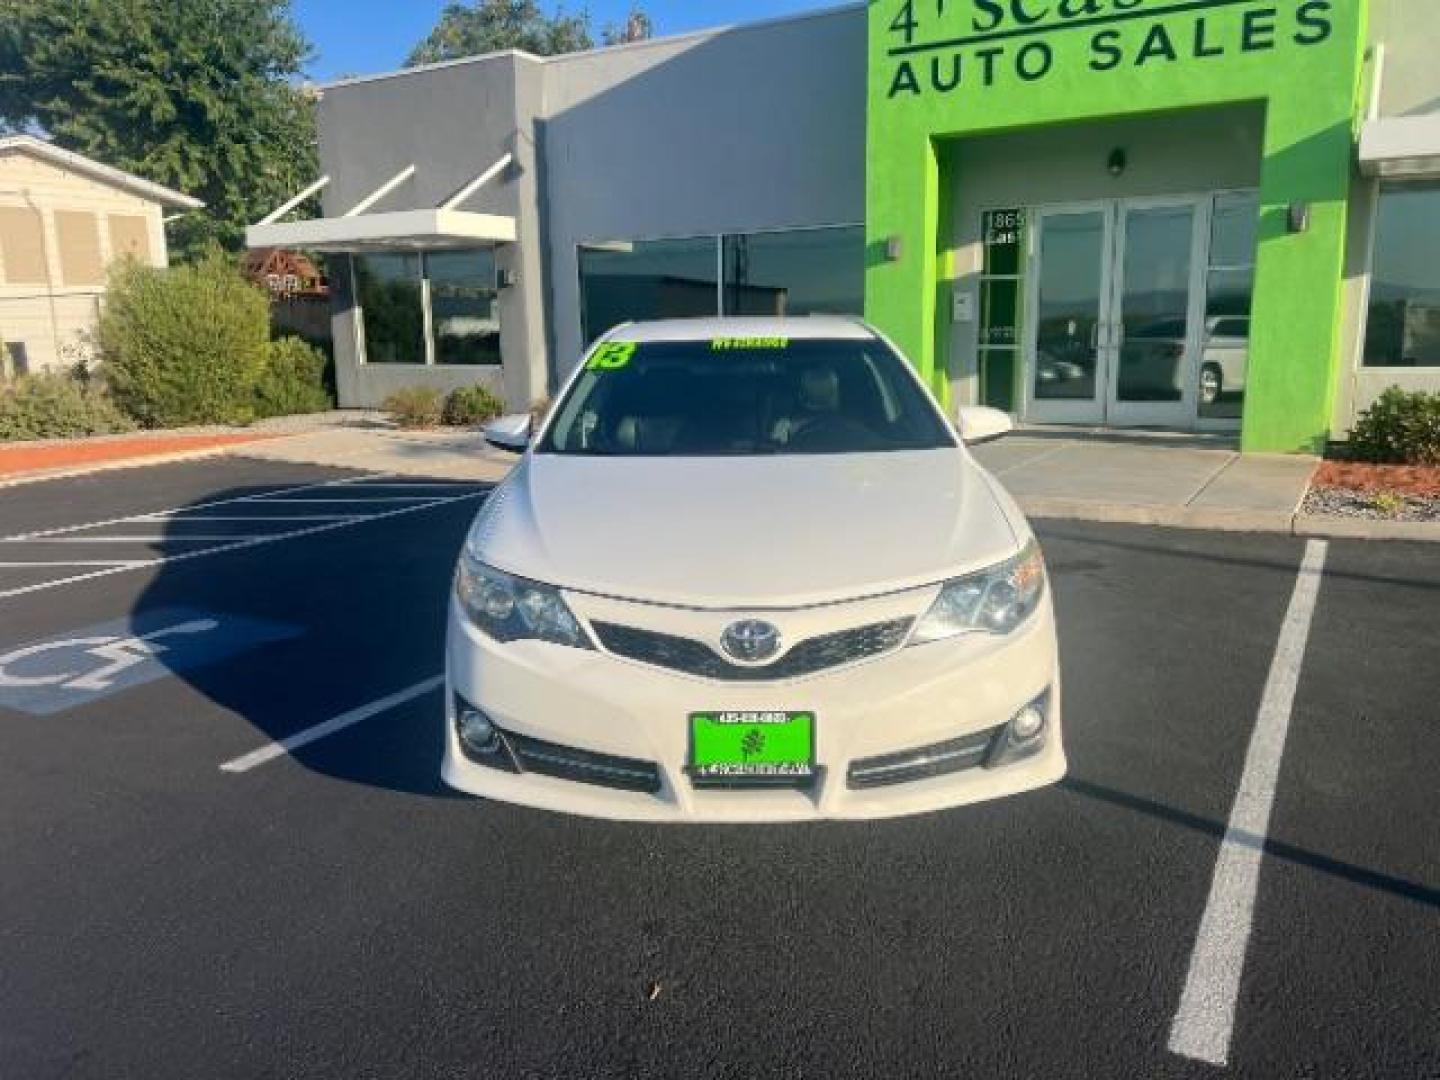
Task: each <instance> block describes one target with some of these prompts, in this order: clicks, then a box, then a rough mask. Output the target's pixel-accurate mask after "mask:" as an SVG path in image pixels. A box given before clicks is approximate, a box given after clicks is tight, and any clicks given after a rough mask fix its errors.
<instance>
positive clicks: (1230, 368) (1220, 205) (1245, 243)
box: [1196, 191, 1260, 420]
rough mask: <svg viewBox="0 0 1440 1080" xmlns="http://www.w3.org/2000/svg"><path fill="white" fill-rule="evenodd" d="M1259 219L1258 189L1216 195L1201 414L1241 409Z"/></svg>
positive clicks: (1229, 414) (1211, 416)
mask: <svg viewBox="0 0 1440 1080" xmlns="http://www.w3.org/2000/svg"><path fill="white" fill-rule="evenodd" d="M1259 221H1260V196H1259V195H1258V194H1257V193H1256V192H1253V191H1247V192H1234V193H1227V194H1224V195H1217V196H1216V197H1215V211H1214V215H1213V217H1212V218H1211V224H1210V266H1209V270H1208V272H1207V274H1206V291H1205V327H1204V332H1203V337H1202V339H1201V343H1200V349H1201V352H1200V367H1199V378H1200V387H1199V392H1198V395H1197V399H1196V400H1197V403H1198V407H1199V413H1200V418H1201V419H1203V420H1239V419H1240V418H1241V417H1242V416H1243V415H1244V412H1245V387H1246V383H1247V381H1248V378H1249V368H1250V304H1251V300H1252V298H1253V296H1254V293H1255V248H1256V243H1257V229H1258V226H1259Z"/></svg>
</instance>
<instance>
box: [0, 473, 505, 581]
mask: <svg viewBox="0 0 1440 1080" xmlns="http://www.w3.org/2000/svg"><path fill="white" fill-rule="evenodd" d="M484 494H485V492H484V491H473V492H469V493H468V494H465V495H450V496H448V497H446V498H444V499H435V500H432V501H430V502H425V503H421V504H420V505H418V506H402V507H399V508H398V509H395V510H386V511H383V512H381V513H378V514H370V515H368V516H366V517H362V518H354V519H348V520H345V521H330V522H326V523H324V524H321V525H312V526H311V527H310V528H308V529H294V530H292V531H290V532H283V533H272V534H269V535H266V536H255V537H250V538H248V539H245V540H240V541H237V542H235V543H227V544H221V545H219V546H218V547H211V548H203V549H202V550H200V551H186V552H182V553H181V554H178V555H159V556H156V557H155V558H153V559H145V560H143V561H137V562H129V563H125V564H124V565H120V566H112V567H109V568H108V569H104V570H95V571H92V572H91V573H88V574H75V575H72V576H71V577H64V578H57V579H56V580H54V581H43V582H40V583H39V584H36V585H24V586H21V587H20V588H16V589H6V590H5V591H3V592H0V600H8V599H11V598H13V597H16V596H25V595H27V594H29V593H37V592H43V591H44V590H46V589H58V588H60V586H62V585H75V584H78V583H80V582H82V581H94V580H96V579H97V578H103V577H109V576H110V575H112V574H124V573H128V572H130V571H132V570H142V569H144V568H146V567H150V566H163V565H166V564H168V563H177V562H189V561H190V560H192V559H204V558H208V557H209V556H211V555H224V554H226V553H227V552H231V551H242V550H244V549H245V548H252V547H259V546H260V545H262V544H275V543H279V542H280V541H281V540H298V539H300V538H301V537H305V536H318V535H319V534H320V533H327V532H333V531H335V530H336V529H348V528H352V527H354V526H356V525H365V524H368V523H369V522H372V521H384V520H385V519H387V518H394V517H401V516H403V515H405V514H417V513H420V512H421V511H423V510H431V509H434V508H435V507H437V506H448V505H449V504H450V503H457V502H464V501H465V500H467V499H477V498H480V497H481V496H482V495H484ZM120 520H122V521H123V520H125V519H123V518H122V519H120ZM81 527H82V528H93V526H81ZM5 539H21V538H20V537H6V538H5Z"/></svg>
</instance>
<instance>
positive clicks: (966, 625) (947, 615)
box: [910, 540, 1045, 645]
mask: <svg viewBox="0 0 1440 1080" xmlns="http://www.w3.org/2000/svg"><path fill="white" fill-rule="evenodd" d="M1044 594H1045V560H1044V559H1043V558H1041V556H1040V545H1039V544H1037V543H1036V542H1035V541H1034V540H1031V541H1030V543H1028V544H1026V545H1025V550H1024V551H1022V552H1020V554H1019V555H1016V556H1015V557H1014V558H1013V559H1010V560H1008V561H1006V562H1003V563H1001V564H1000V565H999V566H992V567H991V568H990V569H988V570H981V571H980V572H979V573H976V574H970V575H968V576H967V577H963V578H956V579H955V580H954V581H950V582H947V583H946V585H945V587H944V588H943V589H941V590H940V595H939V597H937V598H936V600H935V603H934V604H933V605H932V606H931V608H930V610H929V611H928V612H927V613H926V614H925V617H924V618H923V619H921V620H920V621H919V622H918V623H917V624H916V625H915V632H914V633H913V634H911V635H910V644H912V645H922V644H924V643H925V642H928V641H939V640H941V639H942V638H948V637H954V636H955V635H956V634H965V633H970V632H973V631H977V630H978V631H984V632H986V633H991V634H1008V633H1010V631H1012V630H1014V629H1015V628H1016V627H1017V626H1019V625H1020V624H1021V623H1023V622H1024V621H1025V620H1026V619H1027V618H1028V617H1029V616H1030V614H1031V613H1032V612H1033V611H1034V610H1035V609H1036V608H1037V607H1038V606H1039V605H1040V598H1041V597H1042V596H1043V595H1044Z"/></svg>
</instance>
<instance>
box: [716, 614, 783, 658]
mask: <svg viewBox="0 0 1440 1080" xmlns="http://www.w3.org/2000/svg"><path fill="white" fill-rule="evenodd" d="M720 647H721V648H722V649H724V650H725V652H726V653H727V654H728V655H729V656H730V657H731V658H732V659H735V660H738V661H740V663H742V664H762V663H764V662H765V661H766V660H769V659H770V658H771V657H773V656H774V655H775V654H776V653H778V652H779V651H780V631H779V629H777V628H776V627H774V626H772V625H770V624H769V623H768V622H761V621H760V620H759V619H746V620H745V621H744V622H737V623H731V624H730V625H729V626H727V627H726V628H725V632H724V633H723V634H721V635H720Z"/></svg>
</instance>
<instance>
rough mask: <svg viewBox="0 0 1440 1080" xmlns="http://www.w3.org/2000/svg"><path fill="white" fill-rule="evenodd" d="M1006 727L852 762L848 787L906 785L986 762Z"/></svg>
mask: <svg viewBox="0 0 1440 1080" xmlns="http://www.w3.org/2000/svg"><path fill="white" fill-rule="evenodd" d="M1004 730H1005V729H1004V728H1003V727H998V728H991V729H990V730H989V731H981V732H979V733H977V734H975V735H966V736H963V737H962V738H959V739H951V740H949V741H948V742H942V743H934V744H932V745H930V746H921V747H919V748H917V749H915V750H902V751H900V752H899V753H897V754H884V755H882V756H880V757H871V758H861V759H860V760H858V761H852V762H851V763H850V772H849V774H848V775H847V776H846V778H845V779H846V786H847V787H850V788H852V789H853V788H877V787H889V786H890V785H891V784H907V783H909V782H910V781H912V780H928V779H930V778H931V777H934V776H949V775H950V774H951V773H958V772H964V771H965V770H966V769H973V768H974V767H975V766H977V765H982V764H984V762H985V759H986V758H987V757H989V756H990V748H991V746H993V745H994V743H995V740H996V739H997V738H998V737H999V736H1000V733H1001V732H1002V731H1004Z"/></svg>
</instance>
